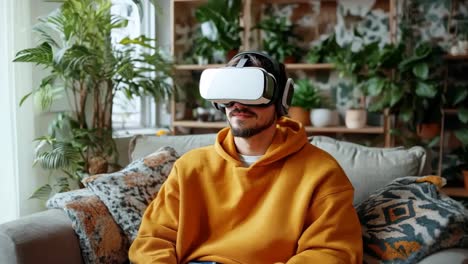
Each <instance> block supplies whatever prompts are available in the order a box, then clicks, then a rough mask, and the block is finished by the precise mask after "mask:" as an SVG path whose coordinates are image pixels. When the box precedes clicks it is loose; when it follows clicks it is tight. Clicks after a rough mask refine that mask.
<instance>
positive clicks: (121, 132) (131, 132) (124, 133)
mask: <svg viewBox="0 0 468 264" xmlns="http://www.w3.org/2000/svg"><path fill="white" fill-rule="evenodd" d="M161 131H165V132H167V133H170V131H169V129H167V128H154V127H153V128H128V129H116V130H114V132H113V137H114V138H125V137H133V136H135V135H152V136H156V135H157V134H158V133H160V132H161Z"/></svg>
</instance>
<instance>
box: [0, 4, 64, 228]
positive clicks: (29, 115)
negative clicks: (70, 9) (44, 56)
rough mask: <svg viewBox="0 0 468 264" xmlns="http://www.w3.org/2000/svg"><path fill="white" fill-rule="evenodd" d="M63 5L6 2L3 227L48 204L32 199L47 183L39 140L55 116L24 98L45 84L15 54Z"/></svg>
mask: <svg viewBox="0 0 468 264" xmlns="http://www.w3.org/2000/svg"><path fill="white" fill-rule="evenodd" d="M57 6H58V4H57V3H47V2H44V1H37V0H2V1H0V93H1V96H0V122H1V123H0V124H2V126H3V127H2V129H0V167H1V168H2V174H1V184H0V212H2V213H1V214H0V223H2V222H5V221H9V220H13V219H15V218H18V217H20V216H24V215H28V214H31V213H33V212H37V211H40V210H42V209H43V208H44V206H43V202H41V201H39V200H30V199H28V198H29V197H30V196H31V194H32V193H33V192H34V190H35V189H36V188H38V187H39V186H41V185H43V184H45V183H46V182H47V176H46V174H45V173H44V172H43V171H41V170H40V169H39V168H37V167H33V166H32V163H33V157H34V146H35V144H34V142H33V140H34V138H36V137H38V136H39V135H43V134H45V132H46V131H47V130H46V129H47V123H48V120H50V115H47V114H42V113H39V112H38V111H35V109H34V107H33V105H32V100H27V101H26V102H25V104H23V105H22V106H21V107H19V102H20V100H21V98H22V97H23V96H24V95H25V94H27V93H28V92H30V91H31V89H32V87H36V86H37V85H38V84H39V82H40V75H41V72H40V69H38V68H37V67H33V66H32V65H31V64H29V63H13V62H12V61H13V59H14V57H15V54H16V53H17V52H18V51H19V50H22V49H25V48H30V47H32V46H33V44H34V43H33V41H32V25H33V24H34V23H36V22H37V17H38V16H42V15H46V14H47V13H48V12H50V11H51V10H53V9H54V8H55V7H57Z"/></svg>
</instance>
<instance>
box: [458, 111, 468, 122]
mask: <svg viewBox="0 0 468 264" xmlns="http://www.w3.org/2000/svg"><path fill="white" fill-rule="evenodd" d="M458 119H460V121H462V122H463V123H465V124H466V123H467V122H468V108H466V107H461V108H459V109H458Z"/></svg>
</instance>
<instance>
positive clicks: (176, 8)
mask: <svg viewBox="0 0 468 264" xmlns="http://www.w3.org/2000/svg"><path fill="white" fill-rule="evenodd" d="M320 1H321V2H323V3H325V5H324V6H326V7H325V8H326V10H324V12H325V11H327V12H325V13H329V12H332V13H333V9H336V7H337V1H336V0H320ZM204 2H205V1H203V0H172V1H171V32H172V35H171V43H172V44H171V50H172V54H173V55H174V54H180V50H178V49H179V47H180V46H178V45H180V43H179V44H177V43H176V39H177V37H176V33H175V28H176V22H181V21H182V24H183V25H185V26H187V25H188V24H190V23H196V21H188V18H186V17H187V16H188V14H190V12H189V11H188V9H192V10H193V8H196V7H197V6H199V5H200V4H202V3H204ZM268 3H276V4H296V3H297V4H304V3H305V4H308V3H310V0H244V1H243V8H242V10H243V11H242V13H243V17H242V18H241V21H242V22H241V23H242V26H243V28H244V33H243V39H244V42H243V44H242V50H250V49H252V48H253V47H252V43H251V41H250V40H251V39H252V38H256V37H257V38H258V37H259V36H257V35H254V32H252V31H251V30H249V29H251V28H252V26H253V25H254V24H255V23H256V20H257V19H258V17H257V16H256V15H255V12H256V11H258V8H259V6H260V5H261V4H268ZM378 7H379V8H382V7H383V8H384V9H386V10H388V11H389V13H390V16H389V17H390V24H389V34H390V37H391V39H392V41H393V36H394V35H395V34H394V30H395V29H394V28H395V21H393V20H394V18H395V14H394V13H395V3H394V0H379V1H378ZM176 14H177V15H176ZM181 19H185V20H181ZM246 29H247V30H246ZM245 40H248V41H245ZM222 66H224V65H223V64H207V65H196V64H176V65H175V71H176V73H180V74H187V72H190V71H202V70H204V69H208V68H216V67H222ZM285 66H286V70H287V71H288V72H294V71H304V72H312V71H331V70H334V68H335V67H334V65H333V64H330V63H319V64H309V63H291V64H285ZM171 110H172V113H175V112H176V111H175V110H176V109H175V102H174V100H173V102H172V104H171ZM172 116H173V117H172V118H173V120H172V124H171V125H172V128H173V129H172V130H173V131H176V127H182V128H210V129H220V128H223V127H225V126H226V123H225V122H202V121H195V120H176V119H175V118H174V115H172ZM390 127H391V123H390V118H389V114H388V112H385V113H384V122H383V126H379V127H371V126H368V127H364V128H361V129H349V128H346V127H345V126H337V127H320V128H319V127H311V126H308V127H306V132H308V133H336V134H381V135H384V138H385V142H384V145H385V146H387V147H389V146H391V145H392V139H391V136H390V133H389V131H390Z"/></svg>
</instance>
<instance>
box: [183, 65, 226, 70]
mask: <svg viewBox="0 0 468 264" xmlns="http://www.w3.org/2000/svg"><path fill="white" fill-rule="evenodd" d="M224 66H225V65H224V64H203V65H199V64H178V65H175V66H174V68H175V69H176V70H178V71H202V70H204V69H209V68H219V67H224Z"/></svg>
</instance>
